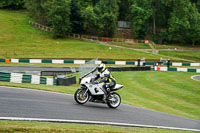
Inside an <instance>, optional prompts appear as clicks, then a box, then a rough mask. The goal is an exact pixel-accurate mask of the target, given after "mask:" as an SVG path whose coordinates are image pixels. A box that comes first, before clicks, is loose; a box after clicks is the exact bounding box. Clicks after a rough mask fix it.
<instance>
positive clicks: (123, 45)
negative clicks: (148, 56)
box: [109, 42, 151, 49]
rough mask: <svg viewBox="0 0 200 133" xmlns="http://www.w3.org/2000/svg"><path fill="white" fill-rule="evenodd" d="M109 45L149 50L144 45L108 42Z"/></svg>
mask: <svg viewBox="0 0 200 133" xmlns="http://www.w3.org/2000/svg"><path fill="white" fill-rule="evenodd" d="M109 43H110V44H113V45H117V46H122V47H127V48H136V49H151V47H150V46H149V45H147V44H144V43H135V44H129V43H125V42H109Z"/></svg>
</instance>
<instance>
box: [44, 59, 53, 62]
mask: <svg viewBox="0 0 200 133" xmlns="http://www.w3.org/2000/svg"><path fill="white" fill-rule="evenodd" d="M42 63H52V60H48V59H42Z"/></svg>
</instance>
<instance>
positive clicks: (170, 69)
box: [168, 68, 177, 71]
mask: <svg viewBox="0 0 200 133" xmlns="http://www.w3.org/2000/svg"><path fill="white" fill-rule="evenodd" d="M168 71H177V68H168Z"/></svg>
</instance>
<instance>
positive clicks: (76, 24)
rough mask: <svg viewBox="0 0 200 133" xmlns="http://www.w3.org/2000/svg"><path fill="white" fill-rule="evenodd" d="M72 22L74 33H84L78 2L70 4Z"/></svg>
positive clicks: (76, 0)
mask: <svg viewBox="0 0 200 133" xmlns="http://www.w3.org/2000/svg"><path fill="white" fill-rule="evenodd" d="M70 11H71V14H70V22H71V28H72V32H73V33H83V32H84V28H83V17H82V14H81V11H80V8H79V6H78V0H72V1H71V4H70Z"/></svg>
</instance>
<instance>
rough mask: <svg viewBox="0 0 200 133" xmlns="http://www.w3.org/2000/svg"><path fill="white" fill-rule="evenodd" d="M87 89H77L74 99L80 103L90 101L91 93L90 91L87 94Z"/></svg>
mask: <svg viewBox="0 0 200 133" xmlns="http://www.w3.org/2000/svg"><path fill="white" fill-rule="evenodd" d="M84 94H85V90H84V89H82V88H79V89H78V90H76V92H75V94H74V99H75V101H76V102H77V103H78V104H84V103H86V102H87V101H88V99H89V94H88V92H87V93H86V94H85V96H84Z"/></svg>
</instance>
